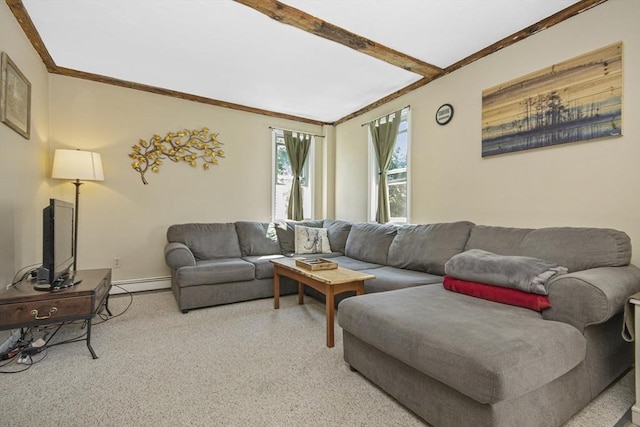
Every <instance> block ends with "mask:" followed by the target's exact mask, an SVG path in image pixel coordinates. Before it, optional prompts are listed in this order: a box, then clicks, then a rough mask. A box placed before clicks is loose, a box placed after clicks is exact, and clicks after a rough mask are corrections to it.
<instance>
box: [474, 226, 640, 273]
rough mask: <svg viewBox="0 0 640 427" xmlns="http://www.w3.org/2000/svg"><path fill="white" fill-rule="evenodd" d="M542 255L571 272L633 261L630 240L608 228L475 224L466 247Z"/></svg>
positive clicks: (505, 252) (621, 264)
mask: <svg viewBox="0 0 640 427" xmlns="http://www.w3.org/2000/svg"><path fill="white" fill-rule="evenodd" d="M469 249H483V250H485V251H489V252H493V253H496V254H501V255H522V256H529V257H535V258H540V259H543V260H546V261H550V262H554V263H556V264H558V265H561V266H563V267H567V269H568V270H569V272H572V271H580V270H587V269H590V268H596V267H618V266H623V265H627V264H629V263H630V262H631V240H630V239H629V236H628V235H627V234H625V233H624V232H622V231H618V230H613V229H609V228H578V227H549V228H539V229H529V228H505V227H491V226H484V225H476V226H474V227H473V229H472V230H471V235H470V236H469V240H468V241H467V245H466V247H465V250H469Z"/></svg>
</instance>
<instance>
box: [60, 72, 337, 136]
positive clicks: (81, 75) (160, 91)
mask: <svg viewBox="0 0 640 427" xmlns="http://www.w3.org/2000/svg"><path fill="white" fill-rule="evenodd" d="M52 73H54V74H60V75H63V76H67V77H75V78H78V79H84V80H90V81H94V82H99V83H105V84H109V85H113V86H119V87H124V88H127V89H134V90H139V91H142V92H149V93H155V94H157V95H165V96H170V97H172V98H179V99H184V100H187V101H193V102H199V103H201V104H208V105H213V106H216V107H223V108H230V109H232V110H239V111H244V112H247V113H254V114H261V115H263V116H269V117H277V118H279V119H287V120H294V121H296V122H302V123H309V124H312V125H318V126H323V125H326V124H328V123H326V122H323V121H320V120H315V119H310V118H308V117H299V116H294V115H291V114H285V113H278V112H275V111H269V110H263V109H260V108H254V107H248V106H246V105H241V104H235V103H233V102H227V101H220V100H218V99H213V98H207V97H205V96H199V95H194V94H191V93H186V92H180V91H176V90H171V89H164V88H161V87H157V86H150V85H145V84H141V83H136V82H130V81H127V80H120V79H115V78H113V77H107V76H102V75H100V74H93V73H87V72H84V71H78V70H73V69H71V68H65V67H56V71H52Z"/></svg>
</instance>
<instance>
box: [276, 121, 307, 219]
mask: <svg viewBox="0 0 640 427" xmlns="http://www.w3.org/2000/svg"><path fill="white" fill-rule="evenodd" d="M272 138H273V192H272V203H271V214H272V220H273V221H276V220H283V219H287V209H288V208H289V194H290V193H291V183H292V181H293V172H292V170H291V162H290V161H289V155H288V154H287V148H286V146H285V145H284V134H283V132H282V130H280V129H274V130H273V132H272ZM314 146H315V141H314V138H313V137H311V147H309V154H308V155H307V161H306V162H305V164H304V168H303V170H302V176H301V178H300V185H301V187H302V199H303V200H302V209H303V212H304V217H305V219H307V218H311V217H312V216H313V203H312V201H313V179H312V177H313V158H314V156H313V154H314Z"/></svg>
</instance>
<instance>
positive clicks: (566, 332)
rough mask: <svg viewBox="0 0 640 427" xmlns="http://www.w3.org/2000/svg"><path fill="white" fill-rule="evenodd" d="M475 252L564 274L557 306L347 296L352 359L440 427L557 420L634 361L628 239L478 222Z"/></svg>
mask: <svg viewBox="0 0 640 427" xmlns="http://www.w3.org/2000/svg"><path fill="white" fill-rule="evenodd" d="M472 249H480V250H483V251H491V253H495V254H500V255H503V256H505V257H511V256H518V257H520V256H527V257H535V258H536V259H544V260H548V261H552V262H554V263H557V264H558V265H564V266H565V267H567V268H568V271H569V273H568V274H560V275H557V276H555V277H553V278H551V279H550V280H549V281H548V283H547V288H548V300H549V302H550V304H551V307H550V308H547V309H544V310H540V311H536V310H532V309H529V308H522V307H518V306H513V305H508V304H503V303H498V302H494V301H489V300H485V299H482V298H477V297H473V296H469V295H465V294H462V293H457V292H452V291H449V290H447V289H445V288H444V287H443V286H419V287H413V288H408V289H402V290H396V291H391V292H385V293H379V294H370V295H363V296H360V297H357V298H349V299H347V300H345V301H343V302H342V303H341V305H340V310H339V323H340V325H341V326H342V328H343V339H344V358H345V361H346V362H347V363H348V364H349V365H350V366H351V367H352V368H353V369H354V370H357V371H359V372H360V373H361V374H362V375H364V376H365V377H367V378H368V379H369V380H371V381H372V382H374V383H375V384H377V385H378V386H379V387H381V388H382V389H383V390H385V391H386V392H388V393H389V394H390V395H392V396H393V397H395V398H396V399H397V400H398V401H400V402H401V403H402V404H403V405H405V406H406V407H408V408H409V409H411V410H412V411H414V412H415V413H416V414H418V415H419V416H420V417H422V418H423V419H425V420H426V421H427V422H429V423H430V424H432V425H434V426H459V425H474V426H514V425H517V426H559V425H562V424H563V423H564V422H565V421H566V420H568V419H569V418H570V417H571V416H572V415H573V414H575V413H576V412H578V411H579V410H580V409H581V408H583V407H584V406H585V405H586V404H587V403H588V402H589V401H591V400H592V399H593V398H594V397H595V396H597V395H598V394H599V393H600V392H601V391H602V390H603V389H604V388H605V387H606V386H607V385H609V384H610V383H611V382H612V381H614V380H615V379H616V378H617V377H618V376H620V375H621V374H623V373H624V372H625V371H626V370H627V369H629V368H630V367H631V364H632V355H633V350H632V348H631V346H630V345H629V343H626V342H625V341H624V340H623V339H622V338H621V334H620V331H621V328H622V311H623V306H624V303H625V301H626V299H627V298H628V297H629V296H630V295H632V294H634V293H635V292H637V291H639V290H640V269H638V268H637V267H635V266H633V265H629V261H630V257H631V246H630V241H629V238H628V236H626V234H624V233H622V232H619V231H615V230H608V229H579V228H547V229H538V230H531V229H515V228H501V227H487V226H474V227H473V229H472V231H471V234H470V236H469V239H468V241H467V244H466V246H465V251H470V250H472ZM465 253H466V252H465ZM459 257H460V256H459ZM454 260H455V258H452V260H451V261H450V263H453V262H454ZM450 265H451V264H449V263H447V265H446V269H447V270H449V266H450ZM492 274H493V273H492ZM372 325H375V327H372Z"/></svg>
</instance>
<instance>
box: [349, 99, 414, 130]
mask: <svg viewBox="0 0 640 427" xmlns="http://www.w3.org/2000/svg"><path fill="white" fill-rule="evenodd" d="M405 108H411V104H409V105H407V106H405V107H402V108H401V109H400V111H402V110H404V109H405ZM396 111H397V110H396ZM391 113H395V111H392V112H391ZM391 113H387V114H383V115H381V116H380V117H377V118H375V119H373V120H369V121H368V122H367V123H363V124H361V125H360V126H361V127H362V126H366V125H368V124H369V123H372V122H375V121H376V120H380V119H381V118H383V117H384V116H388V115H389V114H391Z"/></svg>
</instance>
